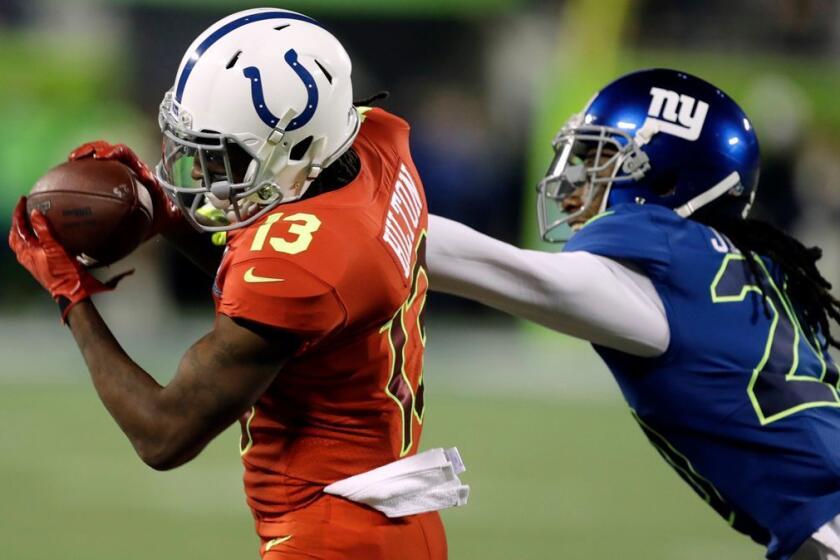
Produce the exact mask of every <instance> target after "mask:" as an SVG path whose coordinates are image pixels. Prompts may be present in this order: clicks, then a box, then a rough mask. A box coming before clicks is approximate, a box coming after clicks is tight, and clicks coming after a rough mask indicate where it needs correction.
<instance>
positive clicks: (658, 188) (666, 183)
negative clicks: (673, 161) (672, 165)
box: [651, 170, 678, 197]
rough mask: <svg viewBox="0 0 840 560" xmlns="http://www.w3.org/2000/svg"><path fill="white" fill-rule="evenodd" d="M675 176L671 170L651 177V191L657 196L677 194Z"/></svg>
mask: <svg viewBox="0 0 840 560" xmlns="http://www.w3.org/2000/svg"><path fill="white" fill-rule="evenodd" d="M677 179H678V177H677V174H676V172H674V171H673V170H668V171H665V172H662V173H657V174H656V175H655V176H653V177H651V190H652V191H653V192H654V193H655V194H656V195H657V196H663V197H664V196H673V195H674V194H676V192H677Z"/></svg>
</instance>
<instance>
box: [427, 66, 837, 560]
mask: <svg viewBox="0 0 840 560" xmlns="http://www.w3.org/2000/svg"><path fill="white" fill-rule="evenodd" d="M554 150H555V154H556V155H555V158H554V160H553V162H552V163H551V166H550V168H549V170H548V173H547V175H546V177H545V178H544V179H543V180H542V181H541V182H540V185H539V187H538V191H539V208H538V210H539V216H540V227H541V230H542V236H543V238H544V239H546V240H549V241H565V240H567V238H568V243H566V245H565V248H564V251H563V252H561V253H546V252H540V251H529V250H522V249H518V248H516V247H513V246H510V245H507V244H505V243H502V242H500V241H497V240H494V239H492V238H489V237H486V236H484V235H482V234H480V233H477V232H475V231H473V230H471V229H469V228H467V227H465V226H463V225H461V224H458V223H455V222H452V221H449V220H445V219H443V218H439V217H433V218H432V220H431V221H430V229H429V232H430V236H429V245H428V259H429V271H430V273H431V287H432V289H434V290H438V291H443V292H448V293H451V294H455V295H460V296H463V297H468V298H471V299H475V300H477V301H480V302H483V303H485V304H488V305H491V306H493V307H496V308H498V309H501V310H503V311H506V312H509V313H512V314H515V315H518V316H521V317H525V318H527V319H530V320H533V321H536V322H538V323H541V324H543V325H546V326H548V327H550V328H552V329H555V330H557V331H559V332H563V333H566V334H570V335H573V336H577V337H580V338H583V339H586V340H589V341H591V342H592V343H593V346H594V348H595V351H596V352H597V353H598V354H599V356H600V357H601V358H602V359H603V360H604V362H605V363H606V364H607V366H608V367H609V369H610V370H611V371H612V373H613V375H614V376H615V379H616V381H617V382H618V384H619V386H620V388H621V391H622V392H623V394H624V397H625V398H626V400H627V402H628V404H629V405H630V408H631V411H632V415H633V417H634V418H635V420H636V421H637V422H638V424H639V426H640V427H641V429H642V430H643V431H644V433H645V434H646V436H647V437H648V439H649V440H650V442H651V444H653V446H654V447H655V448H656V449H657V450H658V451H659V453H660V454H661V455H662V457H663V458H664V459H665V460H666V461H667V462H668V463H669V464H670V465H671V466H672V467H673V468H674V469H675V470H676V471H677V473H678V474H679V475H680V476H681V477H682V478H683V479H685V481H686V482H687V483H688V484H689V485H690V486H691V487H692V488H693V489H694V490H695V491H696V492H697V493H698V494H699V495H700V496H701V498H702V499H704V500H705V501H706V502H707V503H708V504H709V505H710V506H711V507H713V508H714V509H715V511H717V512H718V513H719V514H720V515H721V516H722V517H723V518H724V519H726V521H727V522H728V523H729V524H730V525H731V526H732V527H733V528H734V529H736V530H737V531H740V532H742V533H745V534H747V535H749V536H750V537H752V538H753V539H754V540H755V541H757V542H759V543H761V544H762V545H764V546H766V547H767V558H771V559H779V560H787V559H795V560H806V559H807V560H811V559H835V560H836V559H840V397H838V382H840V372H838V368H837V365H836V364H835V363H834V361H833V360H832V359H831V357H830V356H829V354H828V348H829V346H835V347H840V343H838V341H837V339H836V338H834V337H832V334H831V331H830V325H829V324H830V322H831V321H832V320H833V321H837V319H838V318H840V313H838V311H839V310H840V303H839V302H838V301H837V300H836V299H835V298H834V297H832V295H831V294H830V292H829V290H830V287H831V286H830V284H829V283H828V282H827V281H826V280H825V279H824V278H823V276H822V275H821V274H820V272H819V271H818V270H817V267H816V264H815V263H816V261H817V260H818V259H819V258H820V250H819V249H817V248H807V247H805V246H803V245H802V244H801V243H800V242H798V241H797V240H795V239H793V238H792V237H790V236H788V235H787V234H785V233H784V232H782V231H780V230H778V229H776V228H774V227H773V226H771V225H769V224H766V223H763V222H760V221H757V220H751V219H749V218H747V214H748V212H749V209H750V206H751V204H752V202H753V199H754V196H755V191H756V184H757V182H758V168H759V149H758V140H757V139H756V135H755V131H754V130H753V127H752V124H751V123H750V121H749V119H748V118H747V116H746V115H745V114H744V112H743V111H742V110H741V109H740V108H739V107H738V105H737V104H736V103H735V102H734V101H733V100H732V99H730V98H729V97H728V96H727V95H726V94H724V93H723V92H721V91H720V90H719V89H717V88H716V87H714V86H713V85H711V84H709V83H707V82H705V81H703V80H701V79H699V78H696V77H694V76H690V75H688V74H685V73H683V72H678V71H673V70H665V69H656V70H645V71H640V72H635V73H632V74H629V75H627V76H624V77H622V78H619V79H618V80H616V81H614V82H612V83H611V84H609V85H607V86H606V87H605V88H604V89H603V90H601V91H600V92H599V93H598V94H597V95H596V96H595V97H594V98H593V99H592V100H591V101H590V102H589V103H588V104H587V106H586V107H585V108H584V109H583V111H582V112H581V113H580V114H578V115H576V116H574V117H573V118H572V119H571V120H569V121H568V122H567V123H566V125H565V126H564V127H563V128H562V129H561V130H560V132H559V134H558V135H557V137H556V138H555V139H554Z"/></svg>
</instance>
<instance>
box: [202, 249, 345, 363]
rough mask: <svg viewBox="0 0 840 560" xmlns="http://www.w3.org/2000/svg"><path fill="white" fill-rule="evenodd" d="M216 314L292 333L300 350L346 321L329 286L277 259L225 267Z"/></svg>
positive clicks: (246, 261)
mask: <svg viewBox="0 0 840 560" xmlns="http://www.w3.org/2000/svg"><path fill="white" fill-rule="evenodd" d="M217 311H218V312H219V313H222V314H224V315H227V316H229V317H232V318H241V319H247V320H250V321H254V322H257V323H261V324H264V325H269V326H272V327H277V328H279V329H283V330H285V331H288V332H291V333H294V334H297V335H298V336H300V337H301V338H302V339H303V341H304V345H305V346H309V345H311V344H314V343H315V342H317V341H319V340H320V339H322V338H323V337H325V336H327V335H328V334H330V333H331V332H333V331H334V330H335V329H337V328H338V327H340V326H341V325H342V324H344V322H345V320H346V311H345V309H344V306H343V305H342V303H341V301H340V299H339V297H338V295H337V294H336V291H335V289H334V288H333V287H332V286H331V285H330V284H328V283H327V282H325V281H323V280H321V279H320V278H318V277H317V276H316V275H315V274H313V273H312V272H310V271H308V270H306V269H304V268H303V267H301V266H299V265H297V264H295V263H293V262H290V261H288V260H285V259H281V258H272V259H249V260H245V261H242V262H237V263H234V264H233V265H231V267H230V269H229V270H228V272H227V275H226V277H225V282H224V286H223V287H222V295H221V297H220V301H219V305H218V308H217Z"/></svg>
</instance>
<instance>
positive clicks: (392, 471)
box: [324, 447, 470, 517]
mask: <svg viewBox="0 0 840 560" xmlns="http://www.w3.org/2000/svg"><path fill="white" fill-rule="evenodd" d="M465 470H466V468H465V467H464V463H463V461H462V460H461V455H460V454H459V453H458V450H457V449H456V448H454V447H451V448H449V449H445V450H444V449H442V448H437V449H429V450H428V451H424V452H423V453H418V454H417V455H413V456H411V457H406V458H405V459H400V460H399V461H394V462H392V463H388V464H387V465H383V466H381V467H378V468H376V469H373V470H370V471H367V472H364V473H362V474H357V475H356V476H351V477H349V478H345V479H344V480H339V481H338V482H334V483H333V484H330V485H329V486H327V487H326V488H324V492H326V493H327V494H333V495H335V496H341V497H343V498H347V499H348V500H351V501H354V502H358V503H361V504H365V505H368V506H370V507H372V508H374V509H376V510H378V511H381V512H382V513H384V514H385V515H387V516H388V517H404V516H406V515H415V514H418V513H425V512H427V511H439V510H442V509H446V508H450V507H457V506H463V505H465V504H466V503H467V498H468V497H469V494H470V487H469V486H467V485H465V484H461V480H460V479H459V478H458V475H459V474H460V473H462V472H464V471H465Z"/></svg>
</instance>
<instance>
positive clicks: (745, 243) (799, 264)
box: [695, 212, 840, 349]
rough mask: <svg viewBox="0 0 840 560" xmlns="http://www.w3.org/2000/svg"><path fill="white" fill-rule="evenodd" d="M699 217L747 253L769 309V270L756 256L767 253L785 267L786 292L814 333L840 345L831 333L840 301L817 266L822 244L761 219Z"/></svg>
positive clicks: (838, 319)
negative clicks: (808, 243)
mask: <svg viewBox="0 0 840 560" xmlns="http://www.w3.org/2000/svg"><path fill="white" fill-rule="evenodd" d="M695 218H696V219H697V220H698V221H700V222H702V223H704V224H706V225H707V226H710V227H712V228H714V229H715V230H717V231H718V232H719V233H722V234H723V235H725V236H726V237H727V238H729V241H731V242H732V244H733V245H734V246H735V247H736V248H737V249H738V250H739V251H741V253H742V254H743V255H744V257H745V261H746V263H747V267H748V269H749V271H750V274H752V275H753V277H754V278H755V280H756V284H757V285H758V288H759V290H760V291H761V295H762V297H763V300H764V305H765V311H766V312H769V311H768V309H767V292H766V288H767V284H766V280H765V274H764V273H763V272H762V271H761V270H760V269H759V266H760V265H759V264H758V261H757V260H756V257H759V258H760V257H767V258H769V259H770V260H771V261H773V262H774V263H776V265H778V266H779V267H780V268H781V271H782V274H783V276H784V282H785V285H786V288H787V289H786V292H787V294H788V295H789V296H790V299H791V301H792V302H793V303H794V306H795V309H796V310H797V312H798V313H799V314H800V317H799V318H800V320H801V321H802V322H803V323H804V324H805V325H807V327H808V328H810V330H811V332H812V333H820V334H822V335H823V336H824V337H825V343H824V345H823V346H824V348H823V349H826V348H827V347H828V345H831V346H834V347H835V348H840V341H838V340H837V339H835V338H834V337H832V336H831V329H830V324H829V323H830V322H829V318H831V319H833V320H834V322H836V323H838V324H840V301H838V300H837V298H835V297H834V296H833V295H831V291H830V290H831V283H830V282H829V281H828V280H826V279H825V278H824V277H823V275H822V274H821V273H820V271H819V270H818V269H817V261H818V260H820V258H821V257H822V249H820V248H819V247H806V246H805V245H803V244H802V243H801V242H799V241H798V240H797V239H795V238H793V237H791V236H790V235H788V234H787V233H785V232H784V231H782V230H780V229H778V228H776V227H775V226H773V225H771V224H768V223H767V222H763V221H761V220H752V219H736V218H723V217H718V216H714V215H712V214H707V215H702V212H700V213H698V215H697V216H695Z"/></svg>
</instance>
